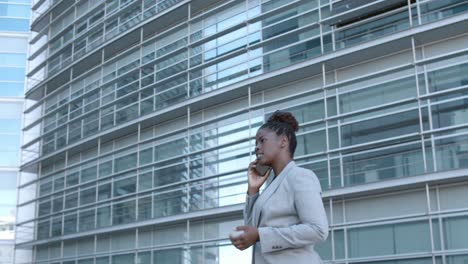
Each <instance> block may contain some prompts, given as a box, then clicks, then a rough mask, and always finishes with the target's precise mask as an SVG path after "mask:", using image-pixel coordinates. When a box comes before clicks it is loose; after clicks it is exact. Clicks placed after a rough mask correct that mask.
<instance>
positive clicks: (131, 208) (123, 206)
mask: <svg viewBox="0 0 468 264" xmlns="http://www.w3.org/2000/svg"><path fill="white" fill-rule="evenodd" d="M135 208H136V204H135V200H132V201H126V202H123V203H117V204H114V205H113V210H112V214H113V215H112V219H113V220H112V224H113V225H119V224H126V223H131V222H134V221H135Z"/></svg>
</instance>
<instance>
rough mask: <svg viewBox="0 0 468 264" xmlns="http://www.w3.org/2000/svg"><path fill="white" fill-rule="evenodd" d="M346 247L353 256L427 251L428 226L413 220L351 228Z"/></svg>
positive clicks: (429, 245)
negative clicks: (410, 221) (411, 221)
mask: <svg viewBox="0 0 468 264" xmlns="http://www.w3.org/2000/svg"><path fill="white" fill-rule="evenodd" d="M377 239H378V241H379V243H375V241H376V240H377ZM348 248H349V254H350V257H353V258H356V257H369V256H379V255H394V254H402V253H410V252H427V251H430V250H431V242H430V234H429V226H428V223H427V222H413V223H403V224H393V225H384V226H372V227H363V228H356V229H351V230H348Z"/></svg>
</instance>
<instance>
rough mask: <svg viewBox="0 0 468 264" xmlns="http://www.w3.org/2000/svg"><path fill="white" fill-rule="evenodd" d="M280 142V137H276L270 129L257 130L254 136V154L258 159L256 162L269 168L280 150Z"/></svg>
mask: <svg viewBox="0 0 468 264" xmlns="http://www.w3.org/2000/svg"><path fill="white" fill-rule="evenodd" d="M282 140H283V138H282V136H277V135H276V133H275V132H274V131H272V130H270V129H267V128H262V129H259V130H258V131H257V135H256V136H255V154H256V155H257V158H258V159H259V161H258V162H259V163H260V164H262V165H267V166H271V164H272V163H273V161H274V160H275V159H276V157H278V154H279V153H280V151H281V150H282V147H281V144H282ZM283 145H284V142H283Z"/></svg>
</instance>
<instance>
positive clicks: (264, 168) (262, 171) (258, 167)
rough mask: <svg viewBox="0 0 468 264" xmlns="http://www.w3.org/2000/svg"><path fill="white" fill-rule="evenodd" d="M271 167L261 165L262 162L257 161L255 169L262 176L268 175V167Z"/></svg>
mask: <svg viewBox="0 0 468 264" xmlns="http://www.w3.org/2000/svg"><path fill="white" fill-rule="evenodd" d="M269 168H271V167H269V166H265V165H261V164H260V163H257V165H256V166H255V170H256V171H257V172H258V174H259V175H260V176H266V173H267V171H268V169H269Z"/></svg>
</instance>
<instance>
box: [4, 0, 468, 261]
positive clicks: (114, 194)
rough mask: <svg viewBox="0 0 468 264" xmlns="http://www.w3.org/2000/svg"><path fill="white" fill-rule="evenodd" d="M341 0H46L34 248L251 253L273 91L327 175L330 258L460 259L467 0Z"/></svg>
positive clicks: (31, 183)
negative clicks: (233, 237)
mask: <svg viewBox="0 0 468 264" xmlns="http://www.w3.org/2000/svg"><path fill="white" fill-rule="evenodd" d="M341 2H347V1H329V0H320V1H318V0H316V1H315V0H314V1H283V0H274V1H273V0H270V1H260V0H232V1H213V0H210V1H208V0H203V1H201V0H199V1H196V0H192V1H182V0H154V1H129V0H120V1H118V0H117V1H113V0H106V1H78V2H76V3H74V4H70V2H67V1H52V0H49V1H42V0H39V1H36V2H35V3H34V4H33V11H32V12H33V14H32V19H33V21H32V30H33V31H34V34H33V38H32V39H31V41H30V45H31V46H30V54H29V57H28V58H29V68H28V70H29V71H28V83H27V92H26V99H27V100H26V110H25V124H24V135H23V137H24V144H23V146H22V164H23V165H22V168H21V176H20V179H19V182H20V188H19V198H18V200H19V201H18V220H19V221H18V225H17V234H18V235H17V246H18V250H22V249H24V250H32V252H33V254H32V256H31V259H29V260H26V261H25V262H27V263H29V262H32V263H62V264H72V263H73V264H75V263H96V264H97V263H248V262H249V261H250V258H251V250H250V249H249V250H246V251H237V250H236V249H235V248H234V247H233V246H232V245H230V242H229V240H228V233H229V232H230V230H231V229H232V228H233V227H234V226H237V225H240V224H242V208H243V203H244V200H245V191H246V188H247V181H246V180H247V179H246V177H245V170H246V167H247V165H248V163H249V161H250V160H252V159H253V156H254V155H253V153H252V151H253V149H254V144H255V140H254V136H255V133H256V131H257V129H258V127H259V126H260V125H261V124H262V123H263V122H264V121H265V120H266V119H267V118H268V117H269V115H271V113H272V112H274V111H275V110H277V109H281V110H286V111H291V112H292V113H293V114H294V115H295V116H296V117H297V119H298V121H299V123H300V126H301V128H300V130H299V132H298V134H297V139H298V146H297V149H296V154H295V160H296V162H297V163H298V164H300V165H301V166H303V167H306V168H309V169H312V170H313V171H314V172H315V173H316V174H317V176H318V177H319V180H320V182H321V185H322V189H323V190H324V192H323V195H324V203H325V206H326V210H327V213H328V217H329V223H330V235H329V238H328V240H327V241H326V242H325V243H322V244H319V245H316V248H317V250H318V252H319V253H320V255H321V256H322V258H323V259H324V260H325V261H327V262H330V263H331V262H333V263H357V262H365V263H387V262H388V263H459V262H462V261H464V260H465V259H466V256H465V255H464V254H467V252H468V251H467V250H468V240H467V239H466V237H467V234H465V233H463V232H462V231H459V230H461V229H463V228H462V226H463V225H466V223H467V221H468V220H467V219H468V203H467V202H466V201H468V196H467V195H466V193H468V185H467V184H466V176H468V169H467V168H468V130H467V128H468V118H467V117H468V113H467V109H468V102H467V98H468V96H467V95H468V93H467V92H468V77H467V76H468V74H467V73H468V67H467V65H468V55H467V52H466V43H467V41H468V36H467V35H466V34H465V33H464V32H459V31H457V30H458V29H459V28H460V27H463V26H465V24H463V23H466V21H467V18H468V12H466V11H468V1H455V0H443V1H435V0H429V1H422V0H420V1H400V2H399V3H396V2H398V1H394V2H395V3H396V4H394V5H389V6H386V7H385V8H378V5H379V2H381V1H369V2H370V3H369V4H367V5H362V4H360V5H359V4H358V5H355V6H353V5H348V7H347V8H348V9H347V11H340V10H342V9H341V7H340V5H341V4H342V3H341ZM349 2H352V1H349ZM442 27H446V28H442ZM441 29H444V30H443V31H444V32H445V33H444V34H445V35H441V33H440V32H441ZM442 37H443V38H442ZM9 60H10V59H9ZM11 61H14V59H13V58H12V59H11ZM13 76H14V74H8V77H11V78H13ZM448 178H450V179H451V180H450V181H449V180H445V179H448ZM454 182H456V183H454ZM397 205H398V206H397ZM376 241H379V243H376ZM240 260H242V261H240ZM233 261H234V262H233Z"/></svg>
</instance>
